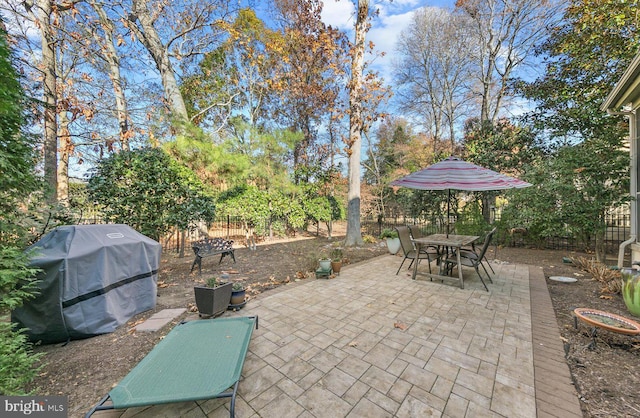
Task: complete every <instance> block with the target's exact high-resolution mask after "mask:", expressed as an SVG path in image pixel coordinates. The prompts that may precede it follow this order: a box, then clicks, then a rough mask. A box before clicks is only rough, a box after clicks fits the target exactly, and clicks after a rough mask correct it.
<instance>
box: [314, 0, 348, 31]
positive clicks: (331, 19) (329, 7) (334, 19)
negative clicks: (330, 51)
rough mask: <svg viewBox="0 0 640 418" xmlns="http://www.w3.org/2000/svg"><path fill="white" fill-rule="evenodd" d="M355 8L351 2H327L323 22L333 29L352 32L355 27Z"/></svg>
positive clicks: (323, 10) (333, 0) (341, 0)
mask: <svg viewBox="0 0 640 418" xmlns="http://www.w3.org/2000/svg"><path fill="white" fill-rule="evenodd" d="M354 13H355V6H354V4H353V3H352V2H351V1H349V0H340V1H336V0H325V2H324V6H323V8H322V21H323V22H324V23H326V24H327V25H330V26H331V27H334V28H338V29H341V30H344V31H346V32H350V31H351V30H352V29H353V25H354V16H355V15H354Z"/></svg>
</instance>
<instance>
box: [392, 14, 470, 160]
mask: <svg viewBox="0 0 640 418" xmlns="http://www.w3.org/2000/svg"><path fill="white" fill-rule="evenodd" d="M470 23H471V20H470V19H469V18H468V17H466V16H463V15H460V14H452V13H450V12H449V11H447V10H444V9H438V8H431V7H429V8H422V9H419V10H417V11H416V12H415V14H414V16H413V20H412V22H411V24H410V25H409V26H408V27H407V28H406V29H405V30H403V32H402V33H401V35H400V37H399V39H398V42H397V44H396V50H397V52H398V53H399V57H400V58H399V61H398V63H397V64H396V65H395V78H396V82H397V83H398V87H399V88H398V94H397V96H398V100H399V102H400V104H401V106H402V108H403V109H405V110H406V111H408V112H410V114H412V115H415V116H416V117H417V118H419V120H421V121H422V120H425V122H424V124H425V125H426V128H427V131H428V132H430V133H431V136H433V137H434V138H435V139H436V140H435V141H434V142H433V144H434V146H435V145H436V144H437V143H438V141H439V140H440V139H442V138H443V137H446V136H448V137H449V142H450V152H453V150H454V148H455V142H456V139H455V137H456V130H457V128H459V126H457V125H458V121H459V119H460V118H461V117H462V116H463V110H464V107H465V105H467V104H468V103H469V99H470V92H471V91H470V90H471V85H470V83H469V80H470V79H471V78H472V72H471V51H472V46H473V37H472V36H471V26H470ZM433 152H436V150H433Z"/></svg>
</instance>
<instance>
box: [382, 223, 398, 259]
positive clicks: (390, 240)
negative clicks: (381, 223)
mask: <svg viewBox="0 0 640 418" xmlns="http://www.w3.org/2000/svg"><path fill="white" fill-rule="evenodd" d="M380 239H386V240H387V248H388V249H389V253H390V254H391V255H395V254H396V253H397V252H398V251H400V238H398V231H396V230H394V229H384V230H383V231H382V233H381V234H380Z"/></svg>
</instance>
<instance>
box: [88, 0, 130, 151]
mask: <svg viewBox="0 0 640 418" xmlns="http://www.w3.org/2000/svg"><path fill="white" fill-rule="evenodd" d="M89 4H90V5H91V7H92V8H93V10H94V11H95V12H96V14H97V15H98V21H99V23H100V27H101V29H102V36H100V34H99V33H98V32H97V31H92V33H93V35H94V38H95V40H96V43H98V44H99V45H100V51H101V53H102V54H101V56H102V57H104V60H105V61H106V62H107V65H108V68H109V78H110V79H111V83H112V84H113V94H114V97H115V102H116V118H117V119H118V128H119V131H118V133H119V137H120V144H121V146H122V149H123V150H125V151H127V150H129V138H130V136H131V132H130V129H129V111H128V109H127V100H126V96H125V87H124V80H123V79H122V75H121V73H120V55H119V54H118V51H117V50H116V42H123V41H120V40H118V41H116V39H115V38H116V35H115V31H116V29H115V25H114V24H113V22H112V21H111V19H109V18H108V16H107V13H106V12H105V10H104V8H103V7H102V3H100V2H97V1H95V0H91V1H90V2H89Z"/></svg>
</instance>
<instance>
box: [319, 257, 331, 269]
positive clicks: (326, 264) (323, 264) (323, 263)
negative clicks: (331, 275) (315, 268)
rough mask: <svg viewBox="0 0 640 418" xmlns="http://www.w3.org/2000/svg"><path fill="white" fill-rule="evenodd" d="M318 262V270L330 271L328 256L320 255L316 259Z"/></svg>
mask: <svg viewBox="0 0 640 418" xmlns="http://www.w3.org/2000/svg"><path fill="white" fill-rule="evenodd" d="M318 263H319V264H320V270H322V271H331V259H330V258H329V257H326V256H325V257H322V258H321V259H320V260H318Z"/></svg>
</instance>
